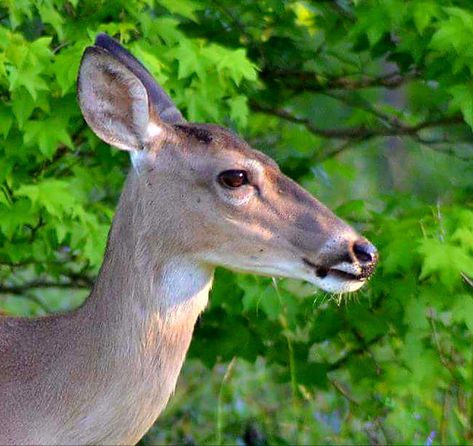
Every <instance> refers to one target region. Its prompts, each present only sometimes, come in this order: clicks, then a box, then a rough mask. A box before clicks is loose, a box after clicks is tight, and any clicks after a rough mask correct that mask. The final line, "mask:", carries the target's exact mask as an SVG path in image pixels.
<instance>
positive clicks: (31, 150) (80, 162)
mask: <svg viewBox="0 0 473 446" xmlns="http://www.w3.org/2000/svg"><path fill="white" fill-rule="evenodd" d="M100 31H104V32H107V33H109V34H111V35H114V36H115V37H117V38H119V39H120V40H121V41H122V42H123V43H124V44H126V45H127V46H128V47H129V48H131V50H132V51H133V52H134V53H135V54H136V55H137V56H138V57H139V58H140V59H141V60H142V61H143V62H144V63H145V64H146V65H147V67H148V68H149V69H150V70H151V71H152V73H153V74H154V75H155V76H156V78H157V79H158V80H159V81H160V83H161V84H162V85H163V86H164V87H165V89H166V90H167V91H169V93H170V95H171V96H172V97H173V99H174V100H175V102H176V103H177V105H178V106H179V107H180V109H181V110H183V111H184V113H185V115H186V117H187V118H188V119H189V120H194V121H208V122H219V123H221V124H224V125H227V126H231V127H233V128H235V129H237V130H238V131H239V132H240V133H242V134H243V135H244V136H245V137H246V138H247V140H248V141H250V142H251V143H252V145H253V146H255V147H257V148H259V149H261V150H264V151H265V152H267V153H268V154H270V155H272V156H273V157H274V158H276V159H277V160H278V162H279V163H280V165H281V167H282V169H283V170H284V171H285V172H286V173H288V174H289V175H290V176H292V177H293V178H295V179H297V180H298V181H299V182H301V183H302V184H303V185H304V186H305V187H307V188H308V189H309V190H310V191H311V192H313V193H314V194H316V195H317V196H318V197H319V198H321V199H322V201H324V202H325V203H327V204H329V205H330V206H331V207H332V208H336V209H335V210H336V211H337V213H338V214H339V215H340V216H341V217H343V218H345V219H347V220H348V221H350V222H351V223H353V224H354V225H355V226H357V227H358V228H359V229H360V231H362V232H363V233H366V234H367V235H368V236H369V237H370V238H371V239H372V240H373V241H374V242H375V243H376V245H377V246H378V248H379V250H380V252H381V259H382V261H381V263H380V267H379V270H378V272H377V274H376V276H375V277H374V279H373V280H372V281H371V282H370V284H369V285H368V286H367V287H366V289H364V290H363V291H361V292H359V293H358V294H356V295H354V296H349V297H347V298H345V299H344V300H342V302H341V303H340V305H339V306H337V305H336V303H335V302H334V301H333V300H331V299H330V298H329V297H328V296H326V295H324V294H320V293H319V294H315V295H314V290H313V289H312V288H311V287H309V286H308V285H306V284H301V283H296V282H292V281H272V280H271V279H263V278H259V277H253V276H248V275H238V274H233V273H229V272H227V271H218V274H217V280H216V285H215V288H214V290H213V293H212V296H211V306H210V308H209V310H208V311H207V312H206V314H205V315H204V317H203V320H202V321H201V323H200V325H199V327H198V329H197V331H196V338H195V340H194V342H193V344H192V348H191V352H190V354H191V356H192V357H194V358H198V359H199V361H200V363H203V364H205V365H206V366H208V367H215V368H217V369H218V367H222V363H223V364H225V363H227V362H228V361H230V360H231V359H232V358H234V357H236V358H238V364H240V365H239V366H238V367H240V369H238V367H237V370H240V372H239V373H237V374H236V375H235V376H236V377H235V378H234V379H237V377H239V378H238V380H239V381H238V382H239V383H240V384H241V383H242V380H244V379H246V380H248V378H247V377H246V376H245V373H247V371H248V369H252V368H253V372H252V373H255V372H256V371H257V370H255V367H254V366H251V364H257V365H258V364H259V366H258V367H259V368H261V367H266V369H265V370H266V372H264V373H263V372H261V373H263V374H262V375H260V374H258V376H263V378H260V379H259V381H257V383H256V384H251V385H250V386H249V388H250V389H251V390H253V391H254V392H256V390H255V389H254V386H255V385H257V386H262V387H261V388H264V389H265V392H264V395H263V396H262V397H261V401H259V400H258V398H253V399H254V400H258V401H253V402H252V403H250V402H248V403H247V405H251V404H253V406H251V407H252V409H251V410H250V412H251V414H250V415H251V416H250V415H248V417H249V418H251V417H255V416H261V417H263V416H264V414H265V411H264V410H263V409H262V407H263V406H264V402H265V401H266V402H267V404H268V405H271V406H272V407H273V409H272V410H271V411H269V412H270V415H268V417H274V419H277V420H278V423H271V422H269V421H268V420H264V422H261V423H260V426H261V427H262V428H263V430H264V431H265V435H266V436H267V437H268V438H269V439H270V440H271V442H275V443H283V444H284V443H285V442H286V443H287V442H289V443H294V442H298V443H327V442H328V443H332V444H337V443H367V442H371V443H373V444H379V443H426V444H431V443H432V442H434V443H442V444H445V443H447V444H451V443H465V442H471V441H472V439H473V387H472V386H473V384H472V383H473V375H472V374H473V372H472V371H473V349H472V348H471V344H472V341H473V336H472V334H473V292H472V291H473V279H472V278H473V201H472V192H473V162H472V161H473V138H472V133H471V127H473V84H472V82H471V77H472V73H473V47H472V46H471V44H470V36H471V35H472V32H473V5H471V4H470V2H467V1H464V0H444V1H443V2H437V1H435V0H411V1H409V2H404V1H403V0H334V1H315V0H305V1H303V0H262V1H258V2H255V1H250V0H243V1H241V2H232V1H230V0H212V1H210V0H209V1H203V0H202V1H196V0H179V1H174V2H173V1H169V0H156V1H153V0H127V1H122V0H119V1H114V2H111V1H110V2H107V1H103V2H99V3H97V2H92V1H90V0H84V1H82V0H69V1H61V0H21V1H13V0H1V1H0V97H1V102H0V188H1V193H0V296H1V297H2V300H1V302H0V305H1V307H0V308H2V309H3V310H4V311H5V312H7V313H12V314H20V313H21V314H34V315H38V314H45V313H46V312H50V311H57V310H63V309H67V308H71V307H74V306H76V305H78V303H79V302H80V301H81V300H82V299H83V298H84V297H85V295H86V292H87V289H88V288H89V287H90V285H91V283H92V281H93V277H94V275H95V274H96V272H97V269H98V267H99V265H100V262H101V258H102V254H103V249H104V244H105V240H106V233H107V231H108V228H109V225H110V222H111V219H112V217H113V209H114V206H115V203H116V202H117V198H118V194H119V191H120V189H121V185H122V182H123V179H124V176H125V174H126V171H127V168H128V160H127V157H126V155H125V154H123V153H119V152H118V151H111V150H110V149H109V148H108V147H107V146H105V145H104V144H102V143H101V142H99V141H98V140H97V138H96V137H95V136H94V135H93V134H92V133H91V132H90V131H89V130H88V129H87V128H86V126H85V124H84V122H83V120H82V118H81V116H80V113H79V110H78V107H77V104H76V100H75V78H76V74H77V67H78V64H79V61H80V57H81V54H82V51H83V49H84V48H85V47H86V46H87V45H89V44H90V43H91V42H92V41H93V38H94V36H95V35H96V33H98V32H100ZM64 288H67V289H68V290H70V292H69V293H67V296H66V295H65V294H66V293H63V292H62V290H63V289H64ZM66 299H67V300H66ZM261 358H263V359H264V361H263V360H262V359H261ZM245 361H246V362H248V364H247V363H246V362H245ZM255 361H256V362H255ZM193 364H194V365H192V367H193V368H199V367H201V366H199V365H198V364H197V363H193ZM241 364H245V365H241ZM192 370H193V369H192ZM199 370H201V368H199ZM217 371H218V370H217ZM202 373H203V372H202ZM206 374H207V375H206V376H207V378H202V380H208V379H209V378H208V377H209V376H210V372H206ZM217 375H218V376H219V379H223V378H222V376H221V375H219V374H218V373H217ZM186 376H192V373H190V374H189V375H186ZM231 380H232V378H231V377H230V381H229V382H228V383H227V386H229V387H232V386H233V392H228V393H225V392H224V393H223V394H222V395H221V398H223V399H224V400H225V401H227V402H228V401H232V399H234V400H235V401H236V400H237V393H238V392H243V391H244V390H245V389H246V387H245V386H244V385H243V384H242V389H240V387H239V386H238V385H236V384H233V382H232V381H231ZM266 380H269V384H268V382H266ZM183 385H186V384H183ZM187 385H189V384H187ZM212 386H213V387H212ZM267 386H269V387H267ZM196 387H197V388H196ZM218 387H219V386H218V385H212V384H209V385H207V387H206V389H208V390H209V392H213V393H212V395H213V396H212V398H213V401H217V399H218V394H219V391H220V390H219V388H218ZM239 389H240V390H239ZM190 390H193V392H194V393H192V395H194V396H189V395H188V399H191V398H194V400H195V401H196V404H197V399H198V397H196V396H195V395H197V394H198V386H195V387H194V388H193V389H192V388H191V389H190ZM256 393H258V392H256ZM275 395H280V399H279V400H278V398H276V397H275ZM288 400H290V401H292V404H285V403H286V401H288ZM178 401H180V400H178ZM248 401H249V398H248ZM220 402H222V401H220ZM182 404H185V403H182ZM199 404H204V403H199ZM229 404H230V403H229ZM199 407H200V406H199ZM214 409H215V405H209V406H208V407H207V408H206V411H203V413H211V412H212V411H213V410H214ZM169 413H170V414H169V415H168V416H169V418H168V419H166V417H163V419H162V420H161V421H160V422H159V423H162V425H163V426H166V425H167V424H166V423H167V422H168V421H167V420H169V419H173V418H172V417H173V416H174V415H173V411H172V409H171V410H170V412H169ZM229 413H232V412H231V410H230V412H229ZM240 415H241V414H240ZM211 416H212V414H210V415H209V417H211ZM241 417H242V419H243V418H244V417H243V416H241ZM284 417H285V418H284ZM291 418H292V420H291ZM284 419H286V420H288V419H289V420H291V422H292V421H294V423H295V424H296V425H297V426H299V427H301V426H307V425H310V429H294V430H292V431H290V430H288V429H284V428H282V427H281V426H282V424H283V422H284ZM199 420H200V422H203V423H204V422H205V420H204V421H202V419H199ZM211 422H212V423H213V420H212V421H211ZM279 422H280V423H281V424H279ZM159 423H158V426H159ZM242 423H243V421H242ZM226 427H227V428H228V430H227V431H226V434H225V435H224V440H225V441H228V442H230V443H234V442H235V441H236V440H235V439H236V437H235V436H234V435H233V434H232V432H233V430H232V429H237V428H235V426H233V425H232V424H231V422H230V421H228V422H227V424H226ZM191 429H192V428H191ZM194 429H198V427H197V425H196V426H195V427H194ZM191 432H192V436H193V437H194V438H195V439H196V440H197V441H206V442H209V441H214V440H215V438H217V437H216V433H214V434H213V435H215V437H205V436H204V435H203V436H202V437H199V432H198V431H192V430H191ZM153 435H155V436H154V437H153ZM160 435H161V436H159V435H158V434H156V433H155V434H153V433H152V435H151V436H150V437H149V438H148V440H147V442H148V443H151V442H153V441H158V440H159V441H164V440H168V441H178V440H182V438H180V439H179V438H177V437H167V438H164V437H162V434H160ZM169 435H171V433H170V434H169ZM209 435H212V434H209ZM235 435H236V434H235ZM239 435H240V434H239ZM153 438H154V439H155V440H153ZM248 441H249V440H248ZM248 441H247V442H248Z"/></svg>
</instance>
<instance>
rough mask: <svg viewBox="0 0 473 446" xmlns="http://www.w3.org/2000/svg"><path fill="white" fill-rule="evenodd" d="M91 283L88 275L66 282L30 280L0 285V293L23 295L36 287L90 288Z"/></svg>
mask: <svg viewBox="0 0 473 446" xmlns="http://www.w3.org/2000/svg"><path fill="white" fill-rule="evenodd" d="M92 284H93V281H92V279H90V278H88V277H80V278H79V277H77V278H75V279H73V280H71V281H68V282H50V281H46V280H32V281H31V282H26V283H23V284H21V285H0V294H13V295H25V293H27V292H28V291H29V290H32V289H37V288H69V289H70V288H73V289H74V288H75V289H81V288H90V287H91V286H92Z"/></svg>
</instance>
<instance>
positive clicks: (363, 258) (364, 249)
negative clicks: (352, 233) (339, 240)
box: [352, 239, 378, 266]
mask: <svg viewBox="0 0 473 446" xmlns="http://www.w3.org/2000/svg"><path fill="white" fill-rule="evenodd" d="M352 249H353V254H354V256H355V258H356V260H358V262H360V264H361V265H362V266H363V265H372V266H374V265H376V263H377V262H378V251H377V250H376V248H375V247H374V246H373V245H372V244H371V243H370V242H369V241H368V240H366V239H359V240H357V241H356V242H354V243H353V246H352Z"/></svg>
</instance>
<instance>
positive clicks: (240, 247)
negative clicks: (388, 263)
mask: <svg viewBox="0 0 473 446" xmlns="http://www.w3.org/2000/svg"><path fill="white" fill-rule="evenodd" d="M120 57H121V59H120V62H118V61H116V60H115V58H114V57H112V56H111V55H110V54H109V53H107V51H105V50H103V49H100V48H99V49H94V50H93V51H88V52H87V53H86V56H84V58H85V61H83V64H82V66H83V67H84V66H85V68H84V69H83V70H81V76H82V77H80V79H79V100H80V103H81V107H82V109H83V110H85V112H84V114H85V117H86V119H87V122H88V123H89V125H90V126H91V127H92V129H93V130H94V131H95V132H96V133H97V134H99V135H100V136H101V137H103V138H104V139H105V140H107V141H109V142H113V143H114V144H116V145H118V147H120V148H122V149H125V150H130V151H135V152H134V154H133V159H134V166H135V168H134V169H133V170H132V171H131V172H130V174H129V176H128V179H127V182H126V185H125V187H124V190H123V193H122V197H121V199H120V203H119V206H118V209H117V212H116V216H115V219H114V222H113V225H112V229H111V231H110V235H109V240H108V244H107V249H106V253H105V258H104V262H103V265H102V267H101V270H100V273H99V276H98V278H97V281H96V283H95V286H94V288H93V290H92V292H91V294H90V296H89V297H88V299H87V300H86V302H85V304H84V305H83V306H82V307H81V308H79V309H77V310H75V311H72V312H70V313H67V314H62V315H53V316H49V317H45V318H39V319H38V318H37V319H25V318H11V317H1V318H0V444H35V445H37V444H48V445H49V444H63V445H65V444H75V445H78V444H108V445H110V444H134V443H136V442H137V441H139V439H140V438H141V437H142V436H143V435H144V434H145V432H146V431H147V430H148V429H149V427H150V426H151V425H152V424H153V423H154V421H155V419H156V418H157V417H158V415H159V414H160V413H161V411H162V410H163V408H164V407H165V405H166V403H167V401H168V399H169V397H170V395H171V393H172V392H173V389H174V387H175V384H176V380H177V377H178V375H179V371H180V369H181V366H182V363H183V361H184V358H185V355H186V352H187V349H188V347H189V343H190V341H191V337H192V332H193V329H194V325H195V321H196V319H197V317H198V315H199V314H200V313H201V312H202V311H203V310H204V308H205V306H206V304H207V299H208V293H209V290H210V287H211V283H212V278H213V271H214V268H215V267H216V266H218V265H221V266H226V267H228V268H232V269H235V270H239V271H246V272H253V273H257V274H266V275H278V276H284V277H293V278H298V279H304V280H308V281H311V282H313V283H315V284H317V285H318V286H321V287H322V288H324V289H328V290H335V289H336V290H338V291H343V290H346V289H349V288H347V287H352V286H356V287H359V286H361V285H362V283H363V280H365V278H366V277H368V276H369V274H371V272H372V269H373V268H374V264H375V263H376V262H375V260H376V259H375V258H374V257H373V259H372V260H371V261H370V262H363V261H361V260H360V259H359V258H357V256H356V252H355V250H354V248H353V246H354V243H355V242H356V241H357V240H361V239H360V238H359V236H358V235H357V233H356V232H355V231H354V230H353V229H351V228H350V227H349V226H348V225H346V224H345V223H343V222H342V221H341V220H339V219H338V218H337V217H335V216H334V215H333V214H332V213H331V212H330V211H329V210H328V209H327V208H326V207H325V206H323V205H322V204H321V203H319V202H318V201H317V200H315V199H314V198H313V197H312V196H311V195H309V194H308V193H307V192H306V191H304V190H303V189H302V188H301V187H300V186H298V185H297V184H296V183H294V182H293V181H291V180H290V179H289V178H287V177H286V176H284V175H283V174H282V173H281V172H280V171H279V168H278V167H277V165H276V164H275V162H274V161H272V160H271V159H270V158H268V157H267V156H265V155H264V154H262V153H260V152H258V151H255V150H253V149H251V148H250V147H249V146H248V145H247V144H246V143H245V142H244V141H242V140H241V139H240V138H238V137H237V136H235V135H233V134H232V133H231V132H229V131H228V130H225V129H223V128H220V127H217V126H212V125H196V124H187V123H184V122H182V121H179V122H177V123H176V122H162V121H160V117H159V116H157V115H156V110H160V109H165V110H166V113H167V115H168V116H171V117H173V119H181V118H182V117H181V115H180V113H179V112H178V111H177V110H173V109H172V106H171V105H170V104H171V102H170V100H169V98H168V97H167V96H166V95H165V94H164V93H162V92H155V93H153V94H154V96H153V94H151V93H150V92H149V91H148V93H146V91H147V89H145V88H144V86H143V85H142V84H141V81H140V79H139V78H136V77H135V74H134V73H135V72H139V69H138V68H136V66H134V65H133V64H131V65H130V66H131V67H132V68H130V69H128V68H127V67H126V66H125V67H124V66H122V65H121V64H122V60H125V59H126V57H127V56H126V55H125V56H123V54H122V55H121V56H120ZM88 58H89V59H88ZM96 70H99V71H98V73H96ZM100 70H105V71H106V73H120V80H122V81H123V82H112V81H110V82H108V83H106V82H103V78H104V77H103V76H102V77H101V75H100ZM133 70H134V71H133ZM102 74H103V73H102ZM141 75H142V76H144V75H143V74H141ZM143 78H144V77H143ZM96 79H99V81H98V82H99V85H100V88H97V85H96V84H93V83H94V82H95V80H96ZM124 79H125V80H124ZM145 80H146V85H147V88H153V87H150V82H149V79H145ZM89 84H92V85H89ZM127 86H128V87H127ZM109 88H110V89H111V90H110V91H109V90H108V89H109ZM117 88H118V90H117ZM127 88H130V89H131V90H132V91H125V92H123V96H120V89H127ZM155 88H158V87H157V86H156V87H155ZM101 89H102V90H105V91H103V92H102V90H101ZM146 94H149V95H150V97H159V98H164V102H163V104H161V106H160V105H159V104H158V105H155V106H154V109H153V106H151V105H150V107H151V109H150V110H151V111H150V112H149V113H148V111H147V110H146V108H145V107H143V104H145V103H148V102H147V101H148V98H147V97H143V96H142V95H146ZM153 110H154V111H153ZM111 111H113V114H114V116H115V118H114V119H112V120H111V121H110V120H108V119H107V120H104V117H108V118H110V113H111ZM138 149H139V150H140V151H139V152H138V151H137V150H138ZM141 149H143V150H141ZM229 169H242V170H245V171H247V172H248V175H249V176H250V177H251V178H250V180H251V184H250V185H246V186H244V187H242V188H238V189H235V190H229V189H226V188H224V187H222V185H221V184H219V183H218V181H217V178H218V175H219V174H220V173H221V172H222V171H226V170H229ZM366 243H367V242H366ZM370 246H371V245H370ZM373 249H374V248H373ZM337 265H339V268H338V269H337ZM332 267H333V268H332ZM342 271H346V272H348V273H350V274H353V275H356V274H362V273H363V271H364V272H365V275H364V276H363V277H362V279H360V280H358V279H356V280H355V279H346V280H345V279H343V278H342V279H341V278H340V277H339V275H340V272H342ZM337 274H338V276H337ZM342 277H343V276H342Z"/></svg>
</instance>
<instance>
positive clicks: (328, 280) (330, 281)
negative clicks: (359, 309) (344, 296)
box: [311, 275, 366, 293]
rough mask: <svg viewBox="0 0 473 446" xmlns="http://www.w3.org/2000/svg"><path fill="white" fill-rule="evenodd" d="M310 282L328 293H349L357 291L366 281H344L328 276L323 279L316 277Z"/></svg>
mask: <svg viewBox="0 0 473 446" xmlns="http://www.w3.org/2000/svg"><path fill="white" fill-rule="evenodd" d="M311 282H312V283H314V284H315V285H316V286H318V287H319V288H320V289H322V290H324V291H327V292H329V293H350V292H353V291H356V290H359V289H360V288H361V287H362V286H363V285H364V284H365V283H366V280H346V279H341V278H339V277H333V276H330V275H328V276H326V277H324V278H323V279H322V278H320V277H317V278H315V279H314V280H312V281H311Z"/></svg>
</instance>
